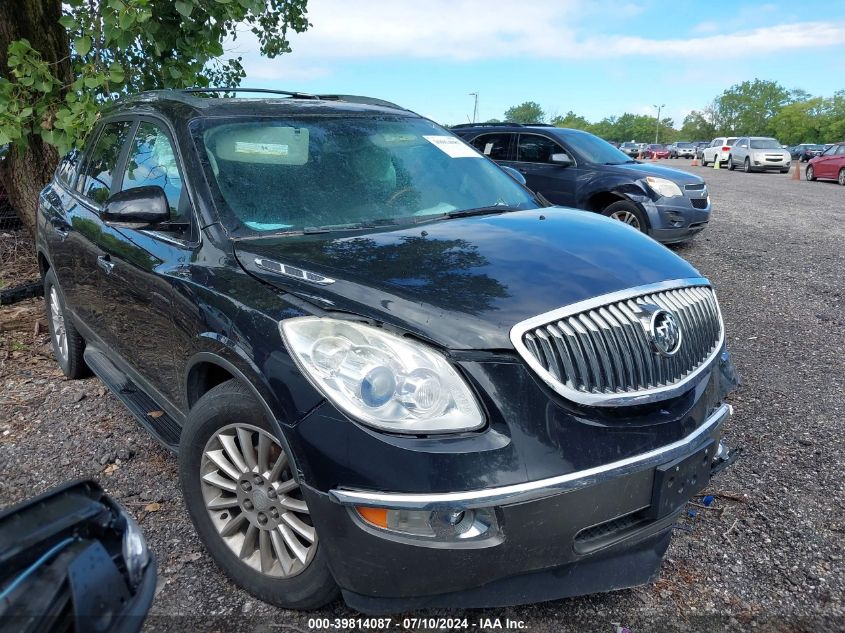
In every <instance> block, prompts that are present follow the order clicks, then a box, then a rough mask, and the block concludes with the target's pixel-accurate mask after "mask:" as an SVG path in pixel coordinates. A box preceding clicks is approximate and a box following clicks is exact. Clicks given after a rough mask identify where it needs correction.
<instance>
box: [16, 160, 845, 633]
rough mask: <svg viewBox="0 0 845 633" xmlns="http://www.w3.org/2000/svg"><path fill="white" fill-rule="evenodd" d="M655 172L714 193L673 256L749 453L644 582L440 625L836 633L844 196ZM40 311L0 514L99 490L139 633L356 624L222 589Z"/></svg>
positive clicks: (829, 186)
mask: <svg viewBox="0 0 845 633" xmlns="http://www.w3.org/2000/svg"><path fill="white" fill-rule="evenodd" d="M660 162H661V164H668V165H669V166H673V167H680V168H682V169H688V170H689V171H692V172H693V173H696V174H699V175H703V176H704V177H705V178H706V179H707V182H708V184H709V186H710V189H711V196H712V200H713V206H714V209H715V211H714V216H713V219H712V221H711V224H710V226H709V227H708V228H707V229H706V230H705V231H704V233H702V234H701V235H700V236H699V237H698V238H697V239H696V241H695V242H694V243H692V244H691V245H687V246H683V247H679V248H678V249H677V251H678V253H679V254H681V255H682V256H683V257H686V258H687V259H689V260H690V261H691V262H692V263H693V264H694V265H696V266H697V267H698V268H699V270H700V271H701V272H702V273H703V274H704V275H706V276H707V277H709V278H710V279H711V280H712V281H713V282H714V283H715V285H716V287H717V291H718V293H719V298H720V301H721V306H722V311H723V313H724V317H725V320H726V325H727V331H728V338H729V344H730V348H731V351H732V352H733V355H734V360H735V363H736V365H737V367H738V369H739V371H740V374H741V376H742V378H743V381H744V384H743V386H742V387H741V388H740V389H739V390H738V391H737V392H735V393H734V395H733V396H732V398H731V402H732V404H733V405H734V407H735V410H736V415H735V417H734V418H733V420H732V421H731V423H730V425H729V428H728V429H727V440H728V442H729V443H730V444H731V445H732V446H742V447H743V448H744V450H745V455H744V457H743V458H742V459H741V460H740V461H739V462H738V463H737V464H736V465H735V466H734V467H733V468H731V469H729V470H727V471H726V472H724V473H723V474H722V475H721V476H719V477H718V479H717V480H715V481H714V482H713V483H712V485H711V488H710V492H711V493H713V494H716V495H717V499H716V502H715V504H714V506H713V507H712V508H708V509H703V508H696V507H692V506H691V507H690V509H691V510H692V511H693V512H696V515H695V516H685V517H684V519H683V521H682V524H681V525H679V529H677V530H676V531H675V538H674V540H673V543H672V545H671V547H670V550H669V553H668V555H667V560H666V561H665V564H664V566H663V570H662V573H661V576H660V579H659V580H658V582H657V583H656V584H655V585H652V586H648V587H641V588H637V589H633V590H627V591H621V592H617V593H612V594H604V595H598V596H589V597H584V598H577V599H570V600H562V601H558V602H552V603H546V604H541V605H534V606H525V607H518V608H510V609H501V610H485V611H466V612H463V613H461V614H457V613H453V614H452V615H463V616H466V617H468V618H470V623H471V624H472V623H473V622H475V623H477V624H479V626H477V627H475V628H476V629H477V630H482V629H483V628H484V627H483V626H480V624H481V622H480V621H479V618H502V620H501V625H502V627H504V626H505V623H504V618H509V619H511V620H515V621H521V622H523V623H524V629H523V630H529V631H582V630H589V631H599V632H603V631H606V632H608V633H612V632H615V631H617V624H615V623H619V625H621V626H624V627H628V628H629V629H630V630H631V631H637V632H639V631H715V630H725V631H735V630H759V631H842V630H845V606H843V605H845V565H843V559H842V557H843V556H845V483H843V472H845V451H843V440H842V434H843V430H845V425H843V416H845V395H843V394H845V281H843V279H845V276H843V271H845V187H839V186H837V185H836V184H835V183H821V182H816V183H809V182H806V181H803V180H802V181H800V182H795V181H792V180H791V179H790V176H789V175H780V174H743V173H739V172H733V173H731V172H728V171H726V170H722V171H715V170H713V169H703V168H699V167H690V166H689V161H681V160H672V161H660ZM9 243H10V238H9V236H8V235H7V236H6V237H3V238H2V244H3V245H7V244H9ZM7 252H8V249H7ZM6 266H7V262H6V261H5V260H4V268H5V267H6ZM42 309H43V305H42V302H41V300H40V299H36V300H29V301H27V302H24V303H21V304H17V305H15V306H11V307H4V308H2V309H0V384H2V391H0V507H4V506H7V505H9V504H11V503H14V502H17V501H20V500H22V499H24V498H26V497H29V496H32V495H35V494H38V493H40V492H42V491H43V490H45V489H47V488H49V487H51V486H54V485H56V484H58V483H60V482H62V481H65V480H68V479H73V478H80V477H94V478H96V479H97V480H99V481H100V482H101V484H102V485H103V486H104V487H105V489H106V490H107V491H108V492H109V493H110V494H111V495H113V496H114V497H115V498H116V499H117V500H119V501H120V502H121V503H123V504H124V506H126V507H127V508H128V509H129V510H130V511H131V512H132V513H133V514H134V515H135V516H136V517H137V518H138V520H139V522H140V524H141V527H142V528H143V529H144V532H145V534H146V537H147V540H148V542H149V544H150V546H151V548H152V550H153V551H154V552H155V555H156V556H157V558H158V563H159V578H158V590H157V595H156V599H155V602H154V604H153V608H152V611H151V615H150V618H149V619H148V621H147V625H146V630H149V631H158V630H173V631H193V630H197V631H234V630H238V631H241V630H242V631H284V630H301V631H308V630H309V625H308V619H309V617H313V616H314V615H318V616H322V617H331V618H334V617H344V616H346V617H349V616H353V617H354V616H355V615H356V614H354V613H353V612H351V611H349V610H348V609H346V608H345V607H344V606H343V605H342V604H340V603H336V604H334V605H331V606H330V607H329V608H327V609H324V610H323V611H322V612H320V613H318V614H300V613H293V612H288V611H283V610H279V609H275V608H273V607H270V606H268V605H265V604H263V603H261V602H258V601H257V600H255V599H253V598H251V597H250V596H249V595H248V594H246V593H245V592H243V591H241V590H239V589H237V588H236V587H235V586H234V585H232V584H231V583H230V582H229V581H228V580H227V579H226V578H225V577H224V576H223V575H222V574H221V573H220V572H219V571H218V570H217V569H216V568H215V567H214V565H213V564H212V563H211V560H210V559H209V557H208V556H207V555H206V553H205V551H204V549H203V548H202V546H201V544H200V542H199V541H198V539H197V537H196V536H195V534H194V531H193V528H192V526H191V524H190V522H189V520H188V517H187V514H186V512H185V506H184V504H183V502H182V498H181V495H180V492H179V489H178V487H177V469H176V460H175V459H174V457H173V456H172V455H171V454H170V453H168V452H167V451H165V450H164V449H162V448H160V447H159V445H158V444H157V443H156V442H155V441H154V440H152V439H151V438H150V437H149V436H148V435H147V434H146V432H145V431H144V430H143V429H142V428H141V427H140V426H139V425H138V424H137V423H136V422H135V421H134V420H133V419H132V417H131V416H130V415H129V413H128V412H126V411H125V410H124V408H123V407H122V405H121V404H120V403H119V402H118V401H117V400H116V399H115V398H114V397H112V396H111V395H110V394H108V393H107V392H106V390H105V388H104V387H103V386H102V384H101V383H100V382H99V381H98V380H97V379H93V378H92V379H88V380H84V381H78V382H69V381H66V380H64V378H63V377H62V376H61V374H60V372H59V370H58V368H57V366H56V365H55V363H54V362H52V360H51V359H50V357H49V348H48V346H47V337H46V335H45V334H44V333H43V332H44V331H45V328H44V326H43V323H44V322H43V319H42V325H41V326H40V328H39V327H37V326H36V322H37V320H38V319H39V318H41V311H42ZM394 619H395V620H396V621H397V622H399V623H400V624H401V618H394ZM394 630H402V629H401V627H397V628H396V629H394ZM420 630H423V629H420Z"/></svg>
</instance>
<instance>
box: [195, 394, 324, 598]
mask: <svg viewBox="0 0 845 633" xmlns="http://www.w3.org/2000/svg"><path fill="white" fill-rule="evenodd" d="M291 464H292V460H291V459H290V456H289V455H288V454H287V452H286V450H285V448H284V446H283V445H282V443H281V442H280V441H279V440H278V438H277V437H276V436H275V435H274V434H273V431H272V429H271V427H270V425H269V423H268V422H267V420H266V418H265V414H264V410H263V409H262V407H261V405H260V404H259V403H258V402H257V401H256V400H255V397H254V396H253V395H252V393H251V392H250V390H249V389H248V388H247V387H246V386H245V385H243V384H242V383H240V382H238V381H236V380H228V381H226V382H224V383H221V384H220V385H217V386H216V387H214V388H213V389H211V390H210V391H209V392H208V393H206V394H205V395H204V396H203V397H202V398H200V399H199V401H197V403H196V404H195V405H194V407H193V408H192V409H191V411H190V413H189V414H188V418H187V420H186V423H185V427H184V429H183V430H182V436H181V440H180V443H179V479H180V481H181V485H182V494H183V496H184V498H185V505H186V506H187V507H188V513H189V515H190V517H191V521H193V524H194V527H195V528H196V530H197V533H198V534H199V537H200V539H201V540H202V542H203V543H204V545H205V547H206V549H207V550H208V552H209V554H211V557H212V559H214V562H215V563H216V564H217V566H218V567H220V568H221V569H222V570H223V571H224V572H225V573H226V575H228V576H229V577H230V578H231V579H232V580H233V581H235V583H237V584H238V585H240V586H241V587H243V588H244V589H246V590H247V591H249V592H250V593H251V594H253V595H254V596H255V597H257V598H259V599H261V600H264V601H265V602H269V603H271V604H274V605H277V606H280V607H285V608H289V609H316V608H319V607H321V606H323V605H325V604H326V603H328V602H331V601H332V600H334V599H335V598H336V597H337V594H338V589H337V585H336V584H335V581H334V578H333V577H332V574H331V572H330V571H329V567H328V562H327V559H326V552H325V548H324V547H321V545H320V541H319V538H318V535H317V531H316V528H315V527H314V525H313V523H312V521H311V518H310V513H309V511H308V506H307V505H306V502H305V500H304V499H303V497H302V492H301V490H300V487H299V484H298V483H297V482H296V481H295V480H294V478H293V469H292V468H291Z"/></svg>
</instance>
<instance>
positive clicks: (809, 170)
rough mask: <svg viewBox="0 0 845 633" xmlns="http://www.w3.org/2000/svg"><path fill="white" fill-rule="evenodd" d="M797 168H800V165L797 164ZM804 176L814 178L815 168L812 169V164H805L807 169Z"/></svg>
mask: <svg viewBox="0 0 845 633" xmlns="http://www.w3.org/2000/svg"><path fill="white" fill-rule="evenodd" d="M798 169H801V167H800V166H799V167H798ZM804 177H805V178H806V179H807V180H815V178H816V170H815V169H813V166H812V165H807V170H806V171H805V172H804Z"/></svg>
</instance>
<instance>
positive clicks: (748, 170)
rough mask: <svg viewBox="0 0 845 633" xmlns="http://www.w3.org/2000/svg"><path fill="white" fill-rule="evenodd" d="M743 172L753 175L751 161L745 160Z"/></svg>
mask: <svg viewBox="0 0 845 633" xmlns="http://www.w3.org/2000/svg"><path fill="white" fill-rule="evenodd" d="M742 171H744V172H745V173H746V174H750V173H751V161H750V160H748V159H747V158H746V159H745V162H744V163H742Z"/></svg>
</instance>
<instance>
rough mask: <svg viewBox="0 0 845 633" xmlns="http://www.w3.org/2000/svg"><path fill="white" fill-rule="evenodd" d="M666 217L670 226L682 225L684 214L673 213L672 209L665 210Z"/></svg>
mask: <svg viewBox="0 0 845 633" xmlns="http://www.w3.org/2000/svg"><path fill="white" fill-rule="evenodd" d="M666 219H667V220H668V221H669V224H670V225H672V226H682V225H683V223H684V216H682V215H681V214H680V213H675V212H674V211H667V212H666Z"/></svg>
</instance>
